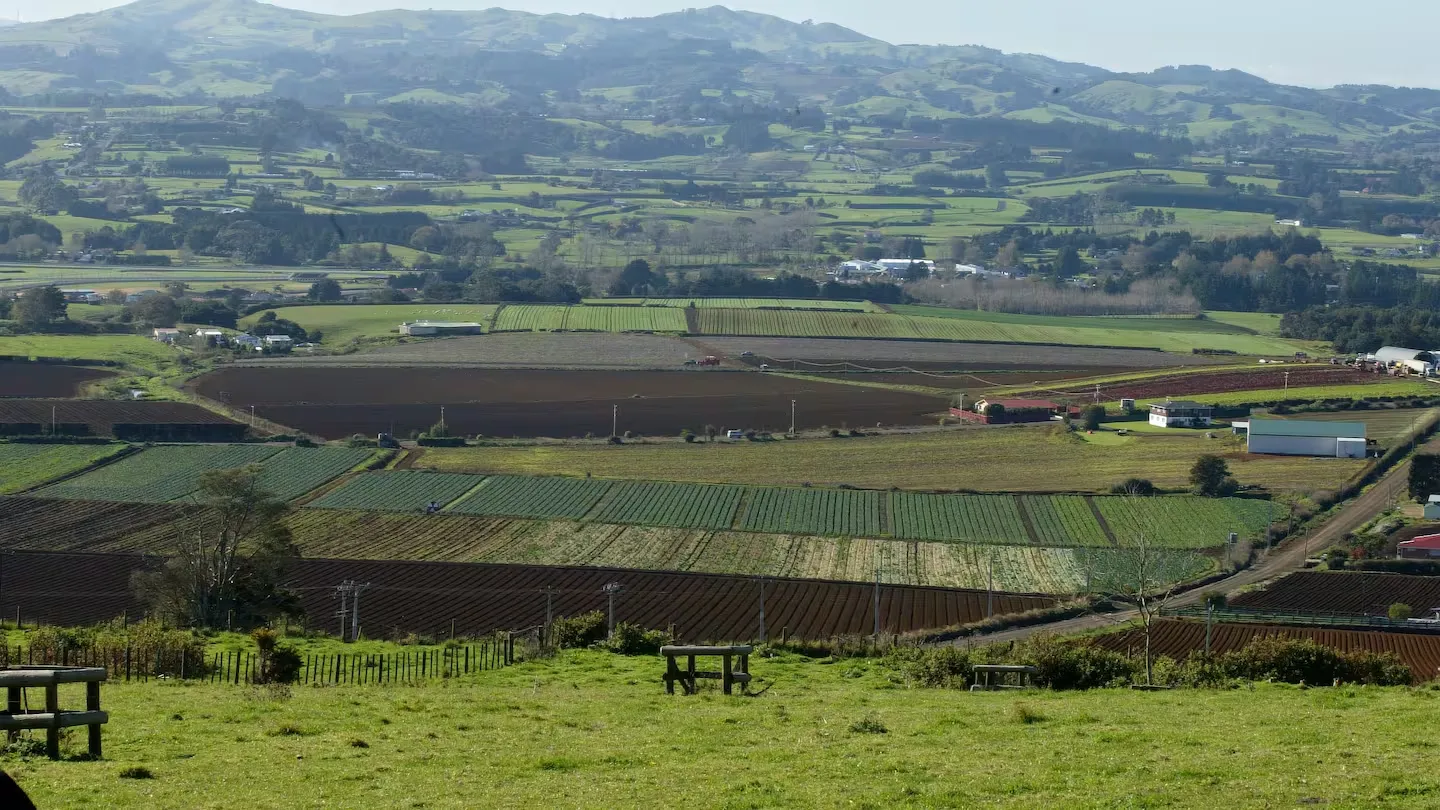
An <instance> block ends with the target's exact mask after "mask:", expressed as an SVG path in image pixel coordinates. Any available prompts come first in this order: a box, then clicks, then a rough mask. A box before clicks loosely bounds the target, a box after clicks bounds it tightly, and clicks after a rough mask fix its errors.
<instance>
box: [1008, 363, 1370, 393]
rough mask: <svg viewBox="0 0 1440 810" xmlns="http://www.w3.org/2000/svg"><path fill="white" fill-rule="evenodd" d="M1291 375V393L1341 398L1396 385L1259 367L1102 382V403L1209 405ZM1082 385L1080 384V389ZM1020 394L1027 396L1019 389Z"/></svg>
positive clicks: (1348, 372) (1333, 369)
mask: <svg viewBox="0 0 1440 810" xmlns="http://www.w3.org/2000/svg"><path fill="white" fill-rule="evenodd" d="M1287 374H1288V375H1289V380H1290V391H1293V392H1296V398H1299V396H1300V394H1299V392H1300V391H1301V390H1302V389H1307V388H1335V389H1337V393H1338V395H1339V396H1346V395H1349V396H1355V397H1362V396H1368V395H1370V393H1369V390H1368V389H1367V388H1365V387H1364V386H1377V385H1386V384H1389V383H1393V382H1394V380H1393V379H1392V378H1390V377H1385V376H1377V375H1375V374H1367V373H1365V372H1363V371H1357V370H1355V369H1352V368H1347V367H1346V366H1332V365H1329V364H1325V365H1293V366H1285V367H1283V369H1282V368H1263V367H1262V368H1255V369H1244V370H1233V369H1226V370H1221V371H1200V372H1189V373H1185V374H1166V375H1155V376H1147V377H1144V378H1141V379H1132V380H1116V381H1112V382H1100V383H1098V387H1099V389H1100V396H1101V398H1102V400H1104V401H1107V402H1114V401H1117V400H1120V399H1137V400H1142V401H1147V400H1151V399H1164V398H1166V397H1172V398H1179V397H1199V398H1201V399H1203V400H1204V401H1205V402H1210V401H1212V400H1214V399H1215V397H1212V396H1205V395H1210V394H1228V393H1233V392H1244V391H1282V390H1283V389H1284V388H1285V380H1286V375H1287ZM1079 385H1080V384H1077V387H1079ZM1095 387H1096V386H1095V385H1088V384H1086V385H1084V386H1083V390H1081V391H1075V392H1073V393H1074V395H1076V396H1082V395H1088V394H1089V393H1090V392H1093V391H1094V389H1095ZM1017 392H1018V393H1020V394H1024V393H1027V392H1026V391H1024V390H1023V389H1017ZM1028 393H1035V394H1037V395H1049V396H1053V395H1054V392H1053V391H1049V390H1048V389H1044V388H1036V389H1034V390H1033V391H1031V392H1028Z"/></svg>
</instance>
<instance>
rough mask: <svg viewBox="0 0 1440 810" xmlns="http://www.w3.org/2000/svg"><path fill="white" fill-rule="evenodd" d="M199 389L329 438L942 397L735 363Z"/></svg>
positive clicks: (269, 376) (529, 433)
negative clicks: (615, 415)
mask: <svg viewBox="0 0 1440 810" xmlns="http://www.w3.org/2000/svg"><path fill="white" fill-rule="evenodd" d="M197 389H198V391H199V392H200V393H202V394H204V395H205V396H208V397H210V398H212V399H216V400H219V401H221V402H226V403H229V404H230V405H231V406H232V407H235V408H239V409H241V410H245V409H248V408H249V407H250V406H252V405H253V406H255V412H256V414H258V415H259V416H261V417H264V418H265V419H269V420H271V421H273V422H277V423H279V424H282V425H289V426H291V427H294V428H298V429H300V430H304V431H307V432H310V433H314V434H316V435H319V436H324V437H325V438H327V439H336V438H342V437H345V436H349V435H352V434H355V433H365V434H375V433H379V432H382V431H383V432H393V433H397V434H399V435H402V436H404V435H406V434H408V433H409V432H410V431H417V430H423V429H425V428H427V427H429V426H430V425H432V424H434V423H435V422H437V421H439V418H440V409H441V407H444V409H445V421H446V423H447V424H448V425H449V426H450V429H451V431H452V432H454V433H458V434H465V435H483V436H501V437H510V436H520V437H527V438H528V437H537V436H549V437H555V438H571V437H578V436H584V435H586V434H593V435H596V436H608V435H609V434H610V427H611V415H612V410H611V409H612V407H616V406H618V407H619V420H618V422H619V429H620V431H621V432H624V431H627V430H628V431H632V432H634V433H637V434H641V435H652V436H653V435H674V434H678V433H679V432H680V431H681V430H684V429H690V430H694V431H697V432H698V431H700V430H702V429H703V428H704V426H705V425H707V424H711V425H715V426H716V427H726V428H736V429H756V430H773V431H778V430H784V429H786V428H788V427H789V424H790V401H791V400H792V399H793V400H798V405H797V408H796V419H797V427H799V428H801V429H806V428H818V427H821V426H831V427H839V426H841V425H842V424H843V425H845V426H848V427H856V428H858V427H868V426H873V425H875V424H876V423H880V424H884V425H912V424H922V423H926V422H929V421H930V420H931V417H930V414H933V413H937V412H939V411H941V410H943V409H944V408H945V407H946V403H945V402H944V401H942V400H939V399H937V398H935V397H928V396H922V395H919V394H910V393H905V392H899V391H887V390H883V389H874V388H865V387H861V386H854V385H840V384H834V383H825V382H814V381H809V380H796V379H791V378H787V377H779V376H774V375H768V374H758V373H749V372H736V371H719V370H691V371H613V372H601V371H538V370H528V371H520V370H510V369H440V368H411V369H398V368H232V369H226V370H224V371H218V372H215V373H213V374H209V375H206V376H205V377H203V378H201V379H200V380H199V382H198V385H197Z"/></svg>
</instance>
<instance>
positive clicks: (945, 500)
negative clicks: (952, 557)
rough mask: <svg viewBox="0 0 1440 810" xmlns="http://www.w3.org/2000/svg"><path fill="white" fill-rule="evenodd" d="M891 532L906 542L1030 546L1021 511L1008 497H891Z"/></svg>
mask: <svg viewBox="0 0 1440 810" xmlns="http://www.w3.org/2000/svg"><path fill="white" fill-rule="evenodd" d="M890 515H891V517H890V533H891V534H892V535H894V536H895V537H902V538H904V539H906V540H949V541H954V542H960V543H998V544H1006V543H1029V542H1030V538H1029V536H1028V535H1027V534H1026V533H1025V524H1023V523H1022V522H1021V521H1020V510H1019V509H1018V508H1017V507H1016V506H1015V499H1014V498H1013V497H1011V496H1009V495H962V496H956V495H916V494H912V493H903V492H897V493H893V494H891V496H890Z"/></svg>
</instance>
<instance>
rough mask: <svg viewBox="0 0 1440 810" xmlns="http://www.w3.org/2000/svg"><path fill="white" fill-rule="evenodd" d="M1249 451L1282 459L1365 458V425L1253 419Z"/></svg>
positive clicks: (1249, 434)
mask: <svg viewBox="0 0 1440 810" xmlns="http://www.w3.org/2000/svg"><path fill="white" fill-rule="evenodd" d="M1245 449H1246V451H1247V452H1250V453H1264V454H1269V455H1279V456H1325V457H1327V458H1364V457H1365V423H1364V422H1322V421H1317V420H1306V419H1251V420H1250V423H1249V425H1248V429H1247V430H1246V437H1245Z"/></svg>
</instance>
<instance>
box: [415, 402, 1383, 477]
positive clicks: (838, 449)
mask: <svg viewBox="0 0 1440 810" xmlns="http://www.w3.org/2000/svg"><path fill="white" fill-rule="evenodd" d="M862 390H864V389H862ZM622 407H623V406H622ZM1115 439H1116V440H1115V441H1114V442H1112V443H1105V444H1099V443H1093V442H1087V441H1084V440H1083V439H1081V438H1077V437H1075V436H1071V435H1065V434H1064V433H1062V432H1059V431H1056V430H1054V429H1053V428H1051V427H1049V426H1033V427H1032V426H1015V427H1004V428H984V429H958V430H951V431H945V432H939V433H918V434H909V435H889V436H873V437H869V438H864V439H849V438H847V439H803V440H796V441H787V442H739V443H734V444H726V443H714V444H705V443H696V444H685V443H683V442H667V443H656V444H631V445H624V446H609V445H571V446H557V445H551V446H544V447H467V448H456V449H440V448H432V449H427V450H426V451H425V453H424V455H423V456H422V457H421V458H420V459H419V461H418V462H417V465H418V466H421V467H428V468H434V469H438V470H441V471H444V472H476V473H506V474H525V475H584V474H585V473H586V472H589V473H591V474H593V475H595V476H599V477H604V478H622V479H640V480H651V481H705V482H711V483H726V484H751V485H757V486H765V485H780V486H797V485H799V484H802V483H804V482H806V481H809V482H812V483H814V484H815V485H817V486H836V485H839V484H851V485H854V486H857V487H862V488H865V489H889V488H890V487H899V488H901V489H921V490H940V491H944V490H957V489H965V490H971V491H977V492H1106V491H1109V489H1110V487H1111V486H1112V485H1114V484H1117V483H1119V482H1121V481H1123V480H1125V479H1126V478H1129V477H1131V476H1139V477H1142V478H1148V479H1150V480H1151V481H1153V482H1155V484H1156V485H1157V486H1160V487H1166V488H1185V487H1187V486H1188V485H1189V475H1190V467H1191V466H1193V465H1194V463H1195V459H1196V458H1198V457H1199V456H1200V455H1203V454H1209V453H1217V454H1220V455H1223V456H1225V457H1226V460H1227V462H1228V463H1229V465H1230V470H1231V472H1232V473H1233V474H1234V475H1235V477H1236V478H1237V479H1238V480H1239V481H1240V482H1241V483H1244V484H1256V485H1259V486H1263V487H1267V488H1269V489H1272V490H1275V491H1295V490H1301V491H1303V490H1310V489H1333V488H1336V487H1338V486H1340V485H1341V484H1343V483H1344V482H1345V481H1346V480H1347V479H1348V478H1350V476H1352V475H1354V474H1355V473H1356V472H1358V471H1359V470H1361V469H1362V468H1363V467H1364V464H1365V462H1364V461H1363V460H1358V459H1313V458H1301V457H1287V456H1263V457H1262V456H1250V455H1246V454H1245V453H1244V444H1243V442H1241V441H1239V440H1236V439H1232V438H1231V437H1228V436H1225V435H1223V434H1217V438H1214V439H1207V438H1205V434H1204V433H1203V432H1200V431H1184V432H1177V431H1171V432H1169V433H1155V434H1144V435H1140V434H1132V435H1130V436H1126V437H1115ZM977 459H983V463H977ZM1038 460H1043V462H1044V463H1037V461H1038Z"/></svg>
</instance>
